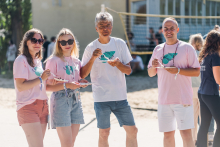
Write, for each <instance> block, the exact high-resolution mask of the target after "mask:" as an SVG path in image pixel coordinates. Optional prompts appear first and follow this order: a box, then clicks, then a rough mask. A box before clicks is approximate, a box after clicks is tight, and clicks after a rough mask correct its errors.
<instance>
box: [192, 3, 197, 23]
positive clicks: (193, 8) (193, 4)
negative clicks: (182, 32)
mask: <svg viewBox="0 0 220 147" xmlns="http://www.w3.org/2000/svg"><path fill="white" fill-rule="evenodd" d="M196 6H197V5H196V0H192V1H191V16H196ZM191 23H192V24H194V25H195V24H196V19H195V18H194V19H191Z"/></svg>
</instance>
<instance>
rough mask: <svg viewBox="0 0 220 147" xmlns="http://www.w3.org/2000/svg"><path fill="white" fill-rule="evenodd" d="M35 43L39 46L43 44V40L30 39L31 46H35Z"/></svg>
mask: <svg viewBox="0 0 220 147" xmlns="http://www.w3.org/2000/svg"><path fill="white" fill-rule="evenodd" d="M37 42H38V43H39V44H40V45H42V44H43V43H44V40H43V39H36V38H31V43H32V44H36V43H37Z"/></svg>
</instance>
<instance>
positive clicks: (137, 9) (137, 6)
mask: <svg viewBox="0 0 220 147" xmlns="http://www.w3.org/2000/svg"><path fill="white" fill-rule="evenodd" d="M132 4H133V11H132V12H133V13H141V14H146V12H147V8H146V1H137V2H133V3H132ZM146 21H147V18H146V17H140V16H135V17H134V24H136V25H138V24H146Z"/></svg>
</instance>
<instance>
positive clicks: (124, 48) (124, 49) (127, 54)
mask: <svg viewBox="0 0 220 147" xmlns="http://www.w3.org/2000/svg"><path fill="white" fill-rule="evenodd" d="M121 49H122V51H121V57H122V59H120V60H121V62H122V63H123V64H128V63H129V62H131V61H132V60H133V59H132V57H131V53H130V52H129V49H128V46H127V45H126V43H125V41H123V40H122V42H121Z"/></svg>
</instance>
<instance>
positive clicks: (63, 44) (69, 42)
mask: <svg viewBox="0 0 220 147" xmlns="http://www.w3.org/2000/svg"><path fill="white" fill-rule="evenodd" d="M73 42H74V40H73V39H69V40H68V41H65V40H61V41H59V43H60V44H61V45H62V46H65V45H66V43H68V44H69V45H72V44H73Z"/></svg>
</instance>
